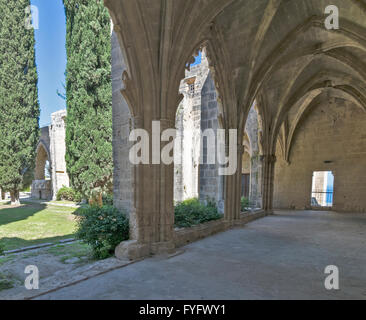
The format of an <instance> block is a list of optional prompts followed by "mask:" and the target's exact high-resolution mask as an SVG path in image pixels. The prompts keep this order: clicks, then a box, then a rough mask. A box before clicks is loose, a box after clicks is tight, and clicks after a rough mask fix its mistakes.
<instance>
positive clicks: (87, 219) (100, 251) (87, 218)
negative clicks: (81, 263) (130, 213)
mask: <svg viewBox="0 0 366 320" xmlns="http://www.w3.org/2000/svg"><path fill="white" fill-rule="evenodd" d="M77 213H78V215H79V223H78V231H77V237H78V238H79V239H81V240H83V241H84V242H85V243H88V244H89V245H90V246H91V247H92V250H93V255H94V257H95V258H96V259H105V258H108V257H109V256H111V255H113V253H114V249H115V248H116V246H117V245H118V244H119V243H120V242H122V241H124V240H128V238H129V222H128V219H127V217H126V215H125V214H124V213H122V212H120V211H118V210H117V209H116V208H114V207H111V206H103V207H97V206H92V207H90V206H89V207H87V208H80V209H78V210H77Z"/></svg>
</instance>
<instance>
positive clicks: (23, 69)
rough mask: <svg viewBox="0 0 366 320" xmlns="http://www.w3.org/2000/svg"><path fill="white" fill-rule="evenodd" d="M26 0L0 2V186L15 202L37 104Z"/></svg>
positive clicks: (30, 153)
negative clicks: (27, 26)
mask: <svg viewBox="0 0 366 320" xmlns="http://www.w3.org/2000/svg"><path fill="white" fill-rule="evenodd" d="M29 5H30V1H29V0H17V1H8V0H0V185H1V187H2V188H3V189H5V190H6V191H9V192H10V194H11V201H12V204H18V203H19V190H21V189H22V187H23V186H22V185H23V177H24V175H25V174H26V173H29V172H30V171H32V170H33V168H34V159H35V150H36V145H37V142H38V138H39V104H38V91H37V81H38V77H37V70H36V62H35V50H34V44H35V40H34V30H33V29H32V28H26V21H27V18H28V19H29V14H27V13H26V8H27V6H29Z"/></svg>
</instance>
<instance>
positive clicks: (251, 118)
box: [245, 105, 262, 208]
mask: <svg viewBox="0 0 366 320" xmlns="http://www.w3.org/2000/svg"><path fill="white" fill-rule="evenodd" d="M258 131H259V125H258V113H257V110H256V107H255V105H254V106H252V108H251V109H250V111H249V114H248V118H247V122H246V124H245V132H246V133H247V135H248V138H249V142H250V156H251V158H250V191H249V202H250V203H249V204H250V206H251V207H254V208H261V207H262V193H261V170H262V164H261V161H260V152H259V144H258Z"/></svg>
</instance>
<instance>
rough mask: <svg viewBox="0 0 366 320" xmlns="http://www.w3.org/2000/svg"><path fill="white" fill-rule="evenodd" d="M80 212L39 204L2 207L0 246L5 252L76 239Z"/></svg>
mask: <svg viewBox="0 0 366 320" xmlns="http://www.w3.org/2000/svg"><path fill="white" fill-rule="evenodd" d="M75 211H76V208H71V207H60V206H52V205H44V204H36V203H23V204H22V205H21V206H18V207H11V206H9V205H4V204H0V242H1V243H2V244H3V245H4V249H5V250H12V249H17V248H20V247H26V246H32V245H37V244H41V243H46V242H50V243H55V242H58V241H59V240H62V239H67V238H73V237H74V235H75V232H76V227H77V221H76V216H75V215H74V214H73V213H74V212H75Z"/></svg>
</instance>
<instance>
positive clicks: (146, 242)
mask: <svg viewBox="0 0 366 320" xmlns="http://www.w3.org/2000/svg"><path fill="white" fill-rule="evenodd" d="M144 120H145V121H143V120H142V118H141V117H135V118H134V119H133V122H134V128H135V129H137V128H139V129H145V130H146V131H147V132H148V133H149V137H150V139H149V146H150V162H149V164H137V165H133V166H132V172H133V183H132V189H133V196H132V198H133V201H132V206H131V212H130V238H131V240H130V241H127V242H122V243H121V244H120V245H119V246H117V248H116V252H115V253H116V256H117V258H129V259H137V258H140V257H144V256H148V255H150V254H161V253H171V252H173V251H174V248H175V245H174V241H173V225H174V203H173V194H174V188H173V184H174V163H172V164H170V165H166V164H164V163H162V162H160V164H152V161H151V159H152V147H153V142H152V128H151V126H152V125H151V121H148V120H146V118H145V119H144ZM159 120H160V125H161V128H160V129H161V132H163V131H164V130H165V129H168V128H172V129H173V128H174V120H170V119H159ZM154 121H158V120H154ZM167 143H168V142H161V143H160V150H158V152H160V154H161V150H162V149H163V148H164V146H165V145H166V144H167Z"/></svg>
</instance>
